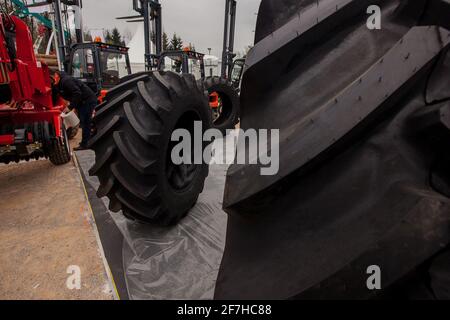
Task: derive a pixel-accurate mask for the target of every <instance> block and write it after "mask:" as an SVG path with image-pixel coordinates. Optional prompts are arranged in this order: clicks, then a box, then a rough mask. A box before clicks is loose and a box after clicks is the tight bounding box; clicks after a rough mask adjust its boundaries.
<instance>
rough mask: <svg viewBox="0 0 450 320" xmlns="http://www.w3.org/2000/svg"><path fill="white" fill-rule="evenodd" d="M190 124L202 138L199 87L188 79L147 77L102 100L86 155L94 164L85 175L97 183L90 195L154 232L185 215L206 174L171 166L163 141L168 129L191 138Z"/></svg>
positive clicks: (203, 103)
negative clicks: (90, 151) (198, 126)
mask: <svg viewBox="0 0 450 320" xmlns="http://www.w3.org/2000/svg"><path fill="white" fill-rule="evenodd" d="M194 121H199V122H201V123H202V128H203V132H204V130H206V129H209V128H210V127H211V122H212V120H211V113H210V110H209V106H208V99H207V97H206V95H205V91H204V88H203V85H201V84H200V85H199V84H198V83H196V81H195V79H194V77H193V76H192V75H182V76H180V75H178V74H176V73H173V72H160V71H155V72H147V73H143V74H139V75H138V76H135V77H130V78H128V79H126V81H123V82H122V83H121V84H119V85H118V86H117V87H115V88H113V90H111V91H110V92H109V93H108V94H107V95H106V97H105V102H104V103H103V104H102V105H101V106H99V107H98V108H97V113H96V116H95V118H94V123H95V126H96V127H97V134H96V135H95V136H93V137H92V138H91V140H90V142H89V148H91V149H93V150H94V151H95V155H96V160H95V164H94V166H93V167H92V168H91V170H90V171H89V174H90V175H92V176H97V177H98V178H99V181H100V187H99V189H98V191H97V195H98V196H99V197H108V198H109V200H110V204H109V209H110V210H111V211H113V212H118V211H120V210H122V213H123V215H124V216H125V217H126V218H128V219H131V220H137V221H140V222H144V223H149V224H156V225H162V226H168V225H173V224H175V223H177V222H178V221H179V220H181V219H182V218H183V217H184V216H185V215H186V214H187V213H188V212H189V210H190V209H191V208H192V207H193V206H194V205H195V203H196V202H197V199H198V196H199V194H200V193H201V192H202V191H203V187H204V181H205V179H206V177H207V175H208V169H209V168H208V165H207V164H205V163H203V162H202V164H193V165H183V164H182V165H179V166H177V165H175V164H173V161H172V158H171V153H172V149H173V147H174V145H175V143H174V142H172V141H171V138H172V133H173V131H174V130H176V129H185V130H188V131H189V132H193V130H194ZM203 132H202V133H203ZM192 136H193V135H192ZM202 147H203V148H205V147H206V145H205V144H203V145H202Z"/></svg>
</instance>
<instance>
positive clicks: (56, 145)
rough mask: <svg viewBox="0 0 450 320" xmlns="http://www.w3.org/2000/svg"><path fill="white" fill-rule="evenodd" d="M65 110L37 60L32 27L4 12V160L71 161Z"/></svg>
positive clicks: (0, 135)
mask: <svg viewBox="0 0 450 320" xmlns="http://www.w3.org/2000/svg"><path fill="white" fill-rule="evenodd" d="M63 109H64V103H63V101H62V100H60V99H58V100H57V99H54V98H53V95H52V83H51V78H50V73H49V69H48V66H47V65H46V64H45V63H43V62H40V61H38V60H36V56H35V54H34V51H33V42H32V38H31V34H30V31H29V29H28V27H27V25H26V24H25V23H24V22H23V21H22V20H20V19H19V18H17V17H16V16H12V15H8V14H6V13H0V162H1V163H6V164H8V163H10V162H12V161H15V162H19V161H21V160H30V159H39V158H42V157H45V158H48V159H50V161H51V162H52V163H53V164H55V165H61V164H65V163H68V162H69V161H70V158H71V153H70V147H69V143H68V139H67V134H66V130H65V129H64V124H63V121H62V119H61V113H62V110H63Z"/></svg>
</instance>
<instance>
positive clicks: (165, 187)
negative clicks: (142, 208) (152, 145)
mask: <svg viewBox="0 0 450 320" xmlns="http://www.w3.org/2000/svg"><path fill="white" fill-rule="evenodd" d="M202 97H203V94H198V95H191V96H183V97H177V98H176V100H175V101H174V108H173V109H172V110H171V112H170V114H169V115H168V117H167V119H166V121H165V125H164V130H163V134H162V137H161V144H160V150H161V151H162V152H161V153H160V157H159V163H160V164H161V165H160V172H159V173H158V176H157V179H158V185H159V186H160V187H161V189H160V191H161V193H160V196H161V198H162V199H163V202H164V203H166V204H167V206H168V208H167V209H168V210H169V216H170V217H174V216H175V215H176V213H179V212H182V211H183V210H182V208H186V207H192V206H193V205H194V204H195V203H196V201H197V198H198V194H199V193H200V192H201V191H202V189H203V185H204V180H205V178H206V176H207V175H208V164H205V163H203V164H202V165H198V166H197V168H196V173H195V178H194V180H193V181H192V183H190V184H189V186H188V187H187V188H185V189H184V190H175V189H174V188H173V187H172V186H171V185H170V182H169V181H168V178H167V174H166V171H167V161H166V157H167V155H168V153H171V150H169V145H170V142H171V137H172V133H173V131H174V129H175V127H176V125H177V124H178V121H179V119H180V118H181V117H182V116H183V115H184V114H185V113H187V112H195V113H196V114H197V115H198V117H199V121H201V122H202V123H203V124H202V136H203V133H204V131H205V130H207V129H209V128H211V122H212V120H211V112H210V110H209V106H208V103H207V100H206V99H201V98H202ZM205 147H206V145H205V143H203V148H202V150H204V148H205ZM169 156H170V155H169ZM202 159H203V154H202ZM174 199H176V201H175V200H174ZM183 214H184V213H183Z"/></svg>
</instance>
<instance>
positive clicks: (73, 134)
mask: <svg viewBox="0 0 450 320" xmlns="http://www.w3.org/2000/svg"><path fill="white" fill-rule="evenodd" d="M79 130H80V125H78V126H76V127H72V128H69V129H67V137H68V138H69V140H72V139H74V138H75V137H76V136H77V134H78V131H79Z"/></svg>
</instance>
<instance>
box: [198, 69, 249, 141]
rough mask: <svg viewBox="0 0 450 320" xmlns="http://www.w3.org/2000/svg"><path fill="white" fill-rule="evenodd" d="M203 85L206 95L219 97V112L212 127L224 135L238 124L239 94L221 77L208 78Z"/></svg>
mask: <svg viewBox="0 0 450 320" xmlns="http://www.w3.org/2000/svg"><path fill="white" fill-rule="evenodd" d="M204 85H205V90H206V91H208V94H212V93H214V92H216V93H217V94H218V95H219V97H220V100H221V104H222V105H221V110H220V112H219V114H218V117H217V118H216V119H213V127H214V128H216V129H219V130H220V131H221V132H222V133H223V134H226V130H228V129H234V128H235V127H236V124H237V123H238V122H239V116H240V101H239V94H238V92H237V90H236V88H235V87H234V86H233V84H232V83H231V82H229V81H228V80H227V79H224V78H222V77H217V76H215V77H208V78H206V79H205V81H204Z"/></svg>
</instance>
